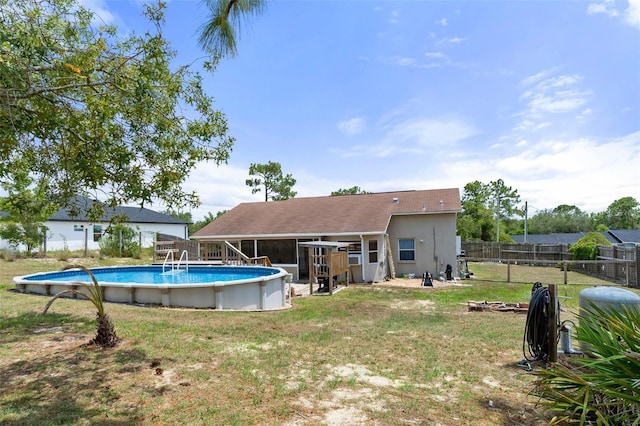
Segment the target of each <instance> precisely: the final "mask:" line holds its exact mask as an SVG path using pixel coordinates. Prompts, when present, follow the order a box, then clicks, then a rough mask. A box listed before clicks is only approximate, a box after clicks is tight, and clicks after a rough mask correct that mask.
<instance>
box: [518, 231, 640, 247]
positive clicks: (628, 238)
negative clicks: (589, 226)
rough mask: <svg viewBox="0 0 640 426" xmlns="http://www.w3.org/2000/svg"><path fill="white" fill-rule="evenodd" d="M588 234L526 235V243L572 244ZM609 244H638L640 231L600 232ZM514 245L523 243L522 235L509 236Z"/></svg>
mask: <svg viewBox="0 0 640 426" xmlns="http://www.w3.org/2000/svg"><path fill="white" fill-rule="evenodd" d="M587 234H588V232H567V233H554V234H530V235H527V243H531V244H574V243H575V242H576V241H578V240H579V239H580V238H582V237H584V236H585V235H587ZM600 234H602V236H603V237H605V238H606V239H607V240H608V241H609V242H610V243H612V244H618V243H640V229H612V230H609V231H606V232H600ZM510 237H511V238H512V239H513V241H515V242H516V243H522V242H524V235H511V236H510Z"/></svg>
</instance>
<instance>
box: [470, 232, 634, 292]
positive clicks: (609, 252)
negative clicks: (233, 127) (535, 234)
mask: <svg viewBox="0 0 640 426" xmlns="http://www.w3.org/2000/svg"><path fill="white" fill-rule="evenodd" d="M462 249H463V250H464V251H465V255H466V259H467V261H470V262H474V261H475V262H501V263H506V264H507V265H511V264H526V265H533V266H560V267H562V268H563V270H565V271H566V270H571V271H575V272H580V273H583V274H587V275H591V276H594V277H597V278H600V279H603V280H607V281H611V282H614V283H618V284H623V285H627V286H630V287H640V247H632V248H626V247H619V246H598V256H597V258H596V260H586V261H584V260H573V259H571V253H570V252H569V246H568V245H567V244H528V243H494V242H475V241H474V242H463V243H462ZM508 275H509V273H508ZM565 281H566V278H565Z"/></svg>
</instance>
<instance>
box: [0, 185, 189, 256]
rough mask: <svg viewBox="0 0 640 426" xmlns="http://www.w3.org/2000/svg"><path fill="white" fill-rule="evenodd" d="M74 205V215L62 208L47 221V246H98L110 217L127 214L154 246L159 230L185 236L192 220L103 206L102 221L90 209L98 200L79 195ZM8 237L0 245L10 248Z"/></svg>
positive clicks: (143, 242) (131, 224) (146, 241)
mask: <svg viewBox="0 0 640 426" xmlns="http://www.w3.org/2000/svg"><path fill="white" fill-rule="evenodd" d="M74 202H75V206H77V208H78V214H77V215H75V216H72V215H71V213H70V212H69V210H68V209H59V210H58V211H57V212H56V213H55V214H54V215H53V216H51V217H50V218H49V219H48V220H47V221H46V222H45V223H44V226H46V228H47V230H46V234H45V239H46V241H45V244H46V249H47V250H61V249H64V248H68V249H69V250H84V249H85V248H86V249H87V250H97V249H99V248H100V239H101V238H102V236H103V234H104V233H105V232H106V231H107V229H108V228H109V225H110V222H111V219H112V218H114V217H116V216H122V217H126V218H127V219H126V221H125V222H124V224H125V225H127V226H129V227H130V228H133V229H134V230H135V231H136V232H137V233H138V241H139V242H140V243H141V246H142V247H151V246H153V243H154V241H155V239H156V235H157V234H165V235H169V236H172V237H175V238H176V239H186V238H188V237H189V235H188V226H189V223H188V222H187V221H184V220H182V219H178V218H176V217H173V216H169V215H166V214H163V213H158V212H156V211H153V210H149V209H147V208H141V207H127V206H116V207H108V206H104V214H103V215H102V217H101V218H100V220H99V221H91V220H90V219H89V218H88V217H87V212H88V211H89V209H90V208H91V206H92V204H93V203H96V202H98V201H94V200H91V199H89V198H86V197H82V196H77V197H76V199H75V201H74ZM8 246H9V244H8V242H7V241H4V240H2V239H0V249H2V248H8Z"/></svg>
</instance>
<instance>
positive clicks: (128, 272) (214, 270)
mask: <svg viewBox="0 0 640 426" xmlns="http://www.w3.org/2000/svg"><path fill="white" fill-rule="evenodd" d="M91 272H93V275H94V276H95V277H96V279H97V280H98V283H100V284H102V283H122V284H125V283H136V284H178V285H179V284H204V283H213V282H226V281H238V280H246V279H255V278H258V277H264V276H269V275H274V274H277V273H279V272H280V271H279V270H278V269H275V268H266V267H246V266H240V267H234V266H189V271H185V270H184V269H180V270H179V271H171V270H169V268H165V272H164V273H163V272H162V266H118V267H109V268H92V269H91ZM23 279H25V280H27V281H58V282H69V281H79V282H84V283H91V279H90V278H89V275H88V274H87V273H86V272H84V271H81V270H69V271H60V272H45V273H42V274H34V275H29V276H26V277H23Z"/></svg>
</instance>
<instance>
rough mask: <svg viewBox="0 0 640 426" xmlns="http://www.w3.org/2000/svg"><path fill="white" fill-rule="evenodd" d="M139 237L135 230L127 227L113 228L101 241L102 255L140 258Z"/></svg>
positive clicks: (115, 226) (118, 226) (114, 226)
mask: <svg viewBox="0 0 640 426" xmlns="http://www.w3.org/2000/svg"><path fill="white" fill-rule="evenodd" d="M137 235H138V234H137V232H136V231H135V230H134V229H133V228H130V227H128V226H126V225H123V224H117V225H113V226H111V227H110V228H109V230H108V231H107V233H106V234H105V235H104V236H103V237H102V239H101V240H100V251H101V254H102V255H103V256H114V257H116V256H117V257H140V245H139V244H138V241H137Z"/></svg>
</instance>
